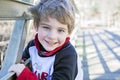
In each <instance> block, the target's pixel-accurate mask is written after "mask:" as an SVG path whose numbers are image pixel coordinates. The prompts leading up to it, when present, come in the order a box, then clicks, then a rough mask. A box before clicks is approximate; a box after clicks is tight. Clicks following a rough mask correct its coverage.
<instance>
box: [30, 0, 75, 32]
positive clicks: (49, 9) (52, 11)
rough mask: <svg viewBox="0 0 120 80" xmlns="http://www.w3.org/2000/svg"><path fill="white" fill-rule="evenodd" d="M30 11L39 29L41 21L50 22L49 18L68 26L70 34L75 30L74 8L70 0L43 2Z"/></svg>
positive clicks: (47, 0) (43, 0)
mask: <svg viewBox="0 0 120 80" xmlns="http://www.w3.org/2000/svg"><path fill="white" fill-rule="evenodd" d="M29 11H30V12H31V13H32V15H33V18H34V24H35V25H36V26H37V27H38V26H39V23H40V21H41V20H48V17H51V18H55V19H57V20H58V21H59V22H61V23H62V24H67V25H68V32H69V33H71V32H72V31H73V29H74V23H75V15H74V8H73V5H72V4H71V3H70V2H69V1H68V0H41V1H40V2H39V4H37V5H35V6H32V7H31V8H30V9H29Z"/></svg>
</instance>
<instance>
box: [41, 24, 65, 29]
mask: <svg viewBox="0 0 120 80" xmlns="http://www.w3.org/2000/svg"><path fill="white" fill-rule="evenodd" d="M40 25H47V26H50V27H52V26H51V25H49V24H46V23H42V22H41V23H40ZM58 28H60V29H64V30H67V29H66V28H64V27H60V26H59V27H58Z"/></svg>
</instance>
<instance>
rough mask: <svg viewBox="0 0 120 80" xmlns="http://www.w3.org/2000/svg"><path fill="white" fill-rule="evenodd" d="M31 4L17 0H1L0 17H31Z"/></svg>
mask: <svg viewBox="0 0 120 80" xmlns="http://www.w3.org/2000/svg"><path fill="white" fill-rule="evenodd" d="M30 6H31V4H27V3H23V2H20V1H17V0H0V19H4V18H5V19H6V18H7V19H21V18H28V17H30V16H29V15H28V14H29V13H28V11H27V10H28V8H29V7H30Z"/></svg>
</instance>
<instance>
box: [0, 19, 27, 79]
mask: <svg viewBox="0 0 120 80" xmlns="http://www.w3.org/2000/svg"><path fill="white" fill-rule="evenodd" d="M25 23H26V20H17V21H16V23H15V25H14V29H13V32H12V35H11V37H10V42H9V44H8V47H7V50H6V52H5V58H4V61H3V65H2V68H1V71H0V78H2V77H3V76H5V75H6V74H7V73H8V69H9V67H10V66H11V65H12V64H15V63H16V61H17V62H19V60H20V59H21V56H22V51H23V48H24V43H25V39H26V34H27V25H26V24H25ZM24 25H26V26H24Z"/></svg>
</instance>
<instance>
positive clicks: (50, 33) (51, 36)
mask: <svg viewBox="0 0 120 80" xmlns="http://www.w3.org/2000/svg"><path fill="white" fill-rule="evenodd" d="M48 38H49V39H56V38H57V33H56V32H55V31H51V32H49V33H48Z"/></svg>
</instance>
